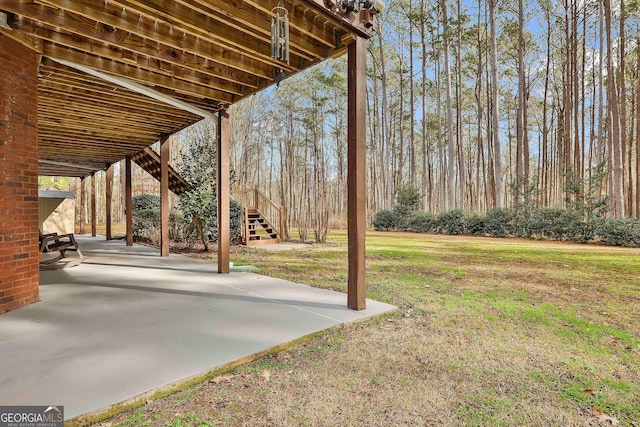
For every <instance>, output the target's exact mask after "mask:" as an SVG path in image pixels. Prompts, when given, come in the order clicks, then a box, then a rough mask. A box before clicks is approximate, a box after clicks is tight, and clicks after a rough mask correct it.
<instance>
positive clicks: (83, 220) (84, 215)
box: [80, 177, 87, 234]
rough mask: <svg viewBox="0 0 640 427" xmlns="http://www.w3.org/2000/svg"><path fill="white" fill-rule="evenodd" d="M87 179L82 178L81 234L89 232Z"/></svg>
mask: <svg viewBox="0 0 640 427" xmlns="http://www.w3.org/2000/svg"><path fill="white" fill-rule="evenodd" d="M86 187H87V181H86V177H85V178H81V179H80V234H84V233H86V232H87V230H86V223H87V190H86Z"/></svg>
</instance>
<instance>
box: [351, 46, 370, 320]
mask: <svg viewBox="0 0 640 427" xmlns="http://www.w3.org/2000/svg"><path fill="white" fill-rule="evenodd" d="M366 46H367V41H366V39H364V38H362V37H357V38H356V40H355V42H353V43H352V44H351V45H350V46H349V53H348V55H349V60H348V66H347V70H348V101H347V102H348V108H347V109H348V111H349V113H348V125H347V141H348V142H347V151H348V153H347V161H348V170H347V196H348V202H347V216H348V218H347V227H348V231H347V233H348V244H349V283H348V296H347V306H348V307H349V308H351V309H353V310H364V309H365V308H366V293H367V285H366V282H365V236H366V233H367V217H366V200H365V197H366V181H365V179H366V173H365V171H366V148H367V145H366V109H365V108H366V105H367V98H366V78H367V55H366Z"/></svg>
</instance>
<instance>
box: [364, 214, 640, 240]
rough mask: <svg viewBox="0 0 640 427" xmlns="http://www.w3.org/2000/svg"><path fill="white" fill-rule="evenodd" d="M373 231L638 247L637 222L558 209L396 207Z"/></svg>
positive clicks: (375, 222) (377, 221)
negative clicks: (471, 211) (437, 210)
mask: <svg viewBox="0 0 640 427" xmlns="http://www.w3.org/2000/svg"><path fill="white" fill-rule="evenodd" d="M373 227H374V229H375V230H378V231H390V230H397V231H413V232H417V233H425V232H434V233H438V234H451V235H456V234H469V235H473V236H492V237H510V236H514V237H523V238H535V239H549V240H570V241H575V242H590V241H597V242H602V243H605V244H607V245H615V246H630V247H640V220H637V219H635V218H596V219H590V220H587V219H584V218H582V216H581V215H579V214H577V213H575V212H572V211H569V210H565V209H560V208H540V209H534V210H533V211H531V212H529V213H528V214H527V215H522V214H517V213H516V212H515V211H513V210H511V209H502V208H496V209H493V210H491V211H489V212H487V213H486V214H466V213H465V212H463V211H461V210H452V211H446V212H442V213H440V214H439V215H433V214H431V213H429V212H420V211H414V212H409V211H407V210H406V209H403V208H402V206H398V207H396V208H394V209H393V210H382V211H379V212H377V213H376V214H375V216H374V218H373Z"/></svg>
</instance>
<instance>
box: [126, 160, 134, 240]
mask: <svg viewBox="0 0 640 427" xmlns="http://www.w3.org/2000/svg"><path fill="white" fill-rule="evenodd" d="M124 193H125V194H124V212H125V215H124V216H125V222H126V224H127V239H126V240H127V246H133V199H132V194H131V156H127V157H126V158H125V159H124Z"/></svg>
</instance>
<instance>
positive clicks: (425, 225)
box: [408, 212, 436, 233]
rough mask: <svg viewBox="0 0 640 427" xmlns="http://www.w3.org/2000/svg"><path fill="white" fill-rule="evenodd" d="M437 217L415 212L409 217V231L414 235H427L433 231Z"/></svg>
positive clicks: (428, 213)
mask: <svg viewBox="0 0 640 427" xmlns="http://www.w3.org/2000/svg"><path fill="white" fill-rule="evenodd" d="M435 222H436V217H435V216H434V215H433V214H432V213H430V212H414V213H412V214H411V216H409V221H408V226H409V230H410V231H413V232H414V233H426V232H429V231H433V227H434V226H435Z"/></svg>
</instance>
